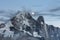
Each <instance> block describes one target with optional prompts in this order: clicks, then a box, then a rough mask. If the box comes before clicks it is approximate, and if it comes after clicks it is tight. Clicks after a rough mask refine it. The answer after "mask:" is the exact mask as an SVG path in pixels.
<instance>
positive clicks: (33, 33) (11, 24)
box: [0, 11, 60, 40]
mask: <svg viewBox="0 0 60 40" xmlns="http://www.w3.org/2000/svg"><path fill="white" fill-rule="evenodd" d="M16 13H17V14H16V15H14V16H13V17H11V18H10V20H9V21H8V22H7V23H1V24H0V39H1V40H60V28H58V27H54V26H53V25H48V24H46V23H45V21H44V18H43V16H39V17H38V18H37V20H35V19H34V18H33V17H32V16H31V13H30V12H27V11H18V12H16Z"/></svg>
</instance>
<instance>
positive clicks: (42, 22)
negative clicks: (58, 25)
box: [37, 16, 44, 24]
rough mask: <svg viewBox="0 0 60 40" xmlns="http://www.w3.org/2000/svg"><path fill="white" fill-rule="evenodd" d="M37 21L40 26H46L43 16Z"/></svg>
mask: <svg viewBox="0 0 60 40" xmlns="http://www.w3.org/2000/svg"><path fill="white" fill-rule="evenodd" d="M37 21H38V23H40V24H44V18H43V16H39V17H38V19H37Z"/></svg>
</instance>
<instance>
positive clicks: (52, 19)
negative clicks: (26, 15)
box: [0, 0, 60, 26]
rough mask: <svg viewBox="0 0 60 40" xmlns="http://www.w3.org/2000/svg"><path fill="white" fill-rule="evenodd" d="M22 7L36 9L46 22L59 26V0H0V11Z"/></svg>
mask: <svg viewBox="0 0 60 40" xmlns="http://www.w3.org/2000/svg"><path fill="white" fill-rule="evenodd" d="M22 8H26V9H30V10H33V11H38V12H40V13H39V14H42V15H43V16H44V18H45V21H46V23H47V24H53V25H55V26H60V0H0V11H1V10H21V9H22ZM4 14H5V15H6V14H7V13H4ZM39 14H38V15H39ZM0 15H1V13H0Z"/></svg>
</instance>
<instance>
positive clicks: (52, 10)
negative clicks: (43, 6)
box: [49, 7, 60, 12]
mask: <svg viewBox="0 0 60 40" xmlns="http://www.w3.org/2000/svg"><path fill="white" fill-rule="evenodd" d="M49 11H50V12H56V11H60V7H57V8H54V9H51V10H49Z"/></svg>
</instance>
